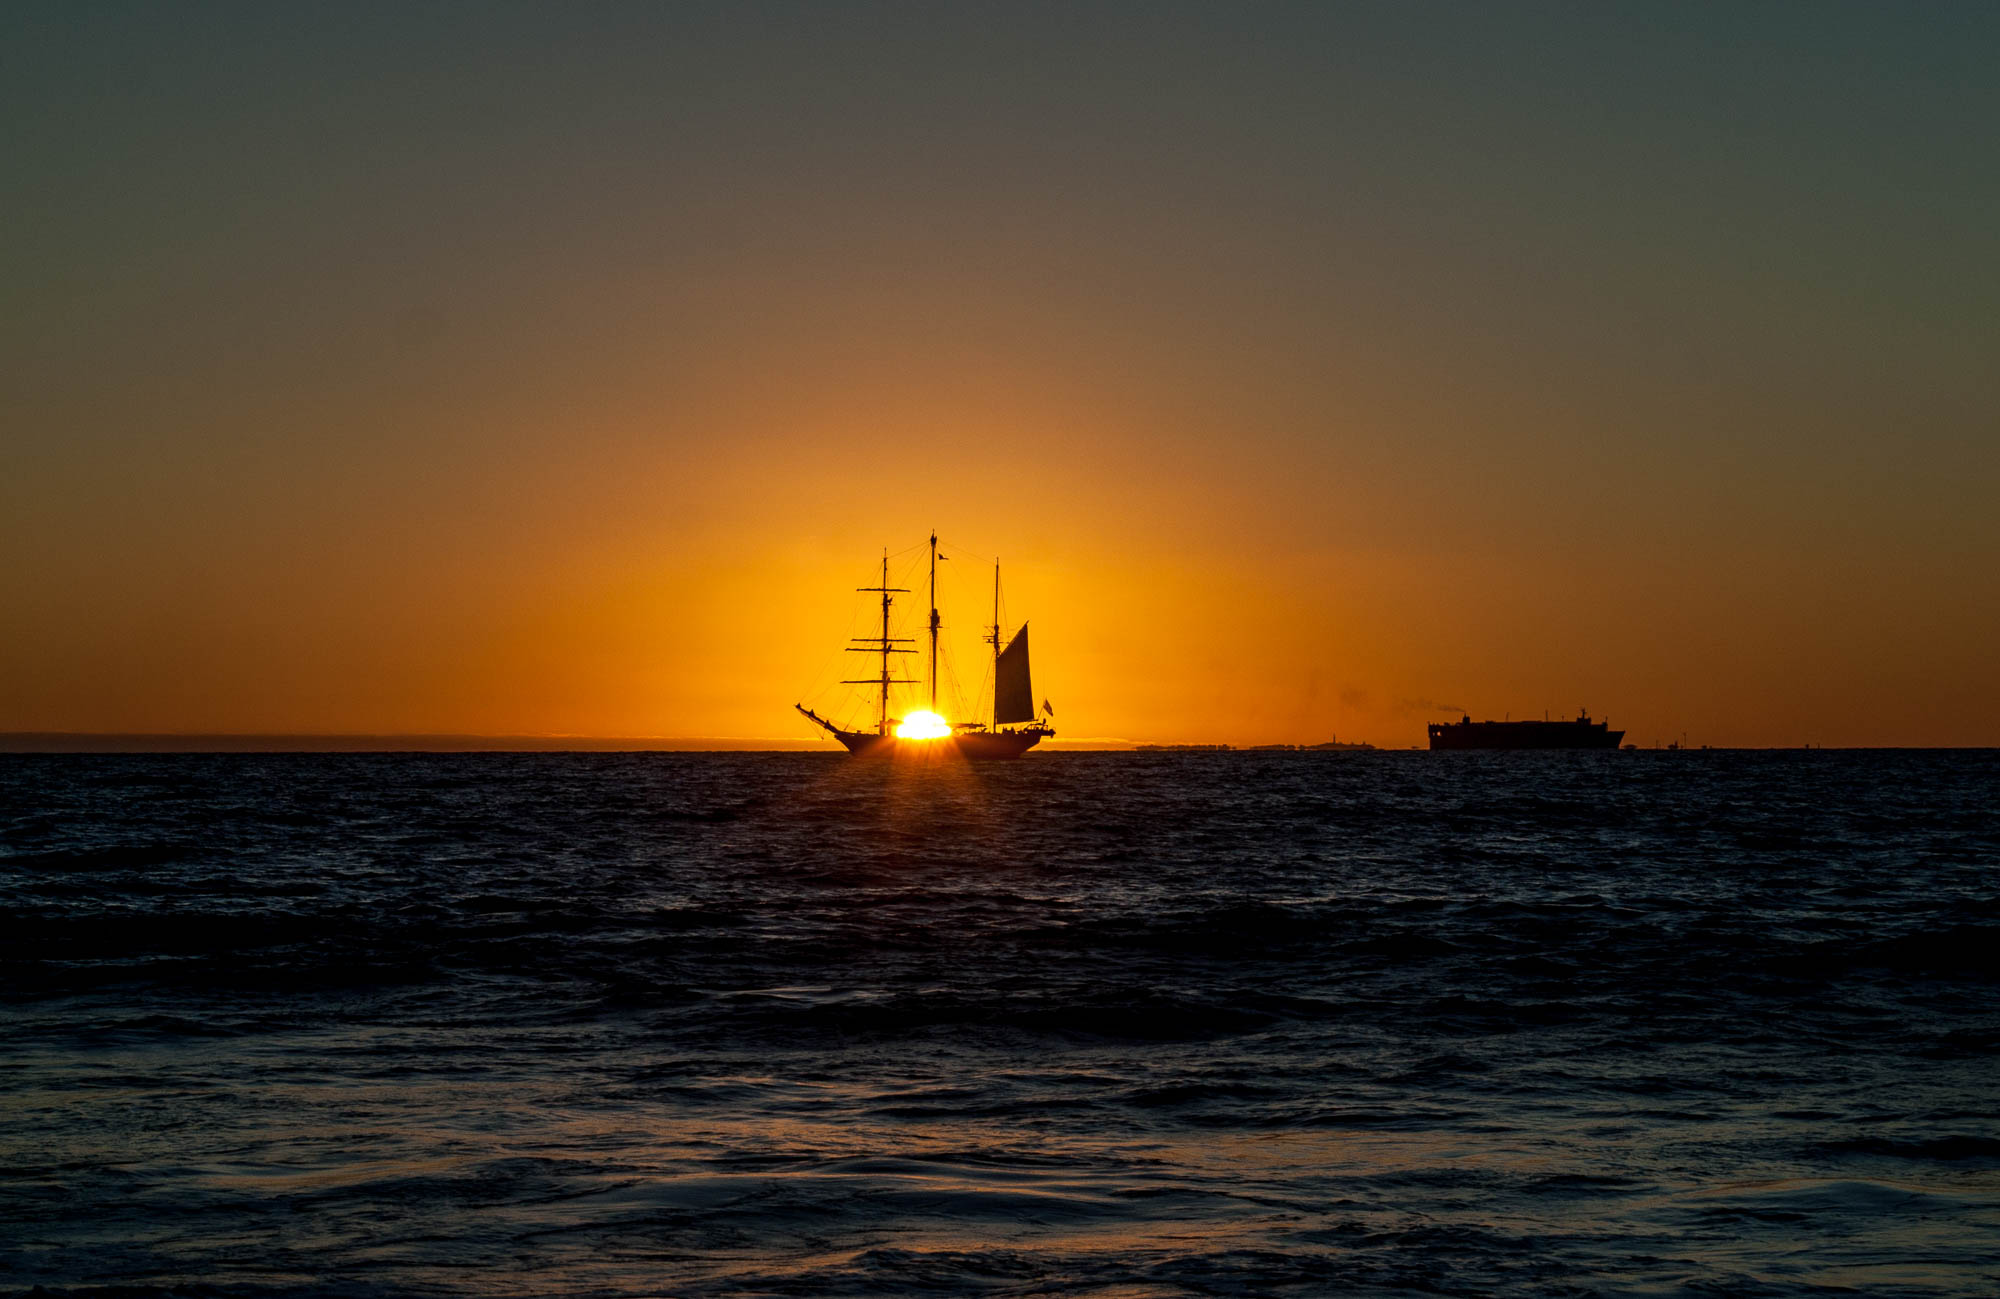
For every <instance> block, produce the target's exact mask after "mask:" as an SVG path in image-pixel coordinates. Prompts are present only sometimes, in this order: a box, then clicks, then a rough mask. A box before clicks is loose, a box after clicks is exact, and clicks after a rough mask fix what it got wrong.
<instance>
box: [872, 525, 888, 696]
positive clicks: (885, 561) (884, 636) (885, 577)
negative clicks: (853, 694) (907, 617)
mask: <svg viewBox="0 0 2000 1299" xmlns="http://www.w3.org/2000/svg"><path fill="white" fill-rule="evenodd" d="M889 599H890V596H889V548H888V547H887V546H884V547H882V708H881V712H880V714H879V716H878V717H877V719H876V722H875V733H876V734H877V735H887V734H888V733H889Z"/></svg>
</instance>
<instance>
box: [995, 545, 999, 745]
mask: <svg viewBox="0 0 2000 1299" xmlns="http://www.w3.org/2000/svg"><path fill="white" fill-rule="evenodd" d="M993 729H994V730H996V731H997V730H999V729H1000V561H999V560H998V559H995V560H994V561H993Z"/></svg>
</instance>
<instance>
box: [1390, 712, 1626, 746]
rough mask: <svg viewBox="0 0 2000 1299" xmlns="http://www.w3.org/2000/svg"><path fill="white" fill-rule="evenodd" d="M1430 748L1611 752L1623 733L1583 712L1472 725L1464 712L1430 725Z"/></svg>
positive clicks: (1471, 721)
mask: <svg viewBox="0 0 2000 1299" xmlns="http://www.w3.org/2000/svg"><path fill="white" fill-rule="evenodd" d="M1430 735H1431V747H1432V748H1433V749H1615V748H1617V747H1618V742H1619V741H1620V740H1622V739H1624V738H1625V732H1623V731H1614V730H1612V729H1611V728H1610V724H1609V723H1606V722H1593V721H1591V720H1590V710H1589V709H1584V710H1583V711H1581V712H1579V713H1578V714H1577V718H1576V720H1575V721H1573V722H1550V721H1528V722H1514V721H1506V722H1475V721H1473V720H1472V715H1471V714H1470V713H1467V714H1466V715H1465V716H1464V717H1462V718H1460V719H1459V720H1458V721H1455V722H1432V723H1431V725H1430Z"/></svg>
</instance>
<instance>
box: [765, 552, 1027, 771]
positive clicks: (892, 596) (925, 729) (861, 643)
mask: <svg viewBox="0 0 2000 1299" xmlns="http://www.w3.org/2000/svg"><path fill="white" fill-rule="evenodd" d="M947 558H949V556H947ZM937 566H938V539H937V534H936V533H935V532H934V533H932V534H931V538H930V608H931V616H930V672H929V674H928V677H927V682H928V684H929V687H930V707H929V708H928V709H924V710H917V711H912V712H910V713H908V714H906V715H905V716H902V717H891V716H890V715H889V694H890V690H891V688H892V687H895V686H914V685H923V684H926V682H924V681H917V680H914V679H912V678H908V677H899V676H897V675H896V674H895V671H894V664H895V662H896V660H895V658H894V656H895V655H899V654H915V653H916V652H917V651H916V649H915V648H914V647H913V646H914V641H915V638H914V637H909V636H894V635H891V634H890V633H891V628H892V625H891V621H890V616H891V614H892V612H893V610H894V608H895V601H896V597H897V596H899V595H908V594H909V593H910V591H909V588H908V587H901V586H890V585H889V557H888V555H887V554H884V555H883V557H882V579H881V582H880V584H879V585H876V586H863V587H857V588H856V590H858V591H863V592H869V593H873V594H877V595H880V596H881V597H882V623H881V627H882V631H881V634H880V635H879V636H859V637H855V638H854V640H853V642H852V643H851V644H850V645H848V646H847V652H848V653H850V654H870V655H874V656H875V657H876V658H877V659H878V660H879V663H880V666H879V668H878V670H877V672H876V674H875V675H874V676H872V677H851V678H848V679H847V680H845V681H842V682H841V683H840V684H842V685H848V686H873V687H875V692H876V699H875V727H874V729H873V730H861V729H854V730H849V729H846V728H844V727H841V726H839V725H837V724H835V723H834V722H831V721H829V720H827V719H826V718H824V717H822V716H820V715H819V714H818V713H816V712H814V711H813V710H812V709H810V708H808V707H806V706H805V705H804V704H793V705H792V707H794V708H796V709H798V710H799V712H801V713H803V714H804V715H805V716H806V717H807V718H808V719H810V720H811V721H812V722H813V723H814V724H815V725H817V726H819V727H821V728H823V729H824V730H825V731H826V732H827V733H828V734H829V735H831V736H833V738H834V739H836V740H839V741H840V742H841V744H843V745H845V746H846V748H847V751H848V752H849V753H852V754H855V755H856V756H888V755H890V754H894V753H897V752H939V751H950V750H955V751H956V752H958V753H960V754H963V755H964V756H966V757H968V758H1018V757H1020V756H1021V755H1022V754H1024V753H1026V752H1027V751H1028V750H1029V749H1032V748H1034V747H1035V746H1036V745H1037V744H1040V743H1041V742H1042V741H1043V740H1046V739H1048V738H1050V737H1051V736H1053V735H1054V734H1055V729H1054V728H1053V727H1052V726H1050V725H1049V724H1048V723H1047V722H1045V721H1042V720H1040V718H1039V717H1038V715H1037V714H1036V712H1035V688H1034V683H1033V680H1032V678H1031V677H1030V675H1029V670H1028V624H1026V623H1025V622H1024V623H1022V624H1021V628H1020V630H1019V631H1017V632H1015V633H1014V634H1013V635H1012V636H1011V637H1008V638H1006V641H1005V643H1004V644H1003V643H1002V638H1001V633H1002V631H1003V630H1004V628H1003V626H1002V624H1001V622H1000V564H999V561H997V560H996V561H995V562H994V564H993V621H992V623H991V624H990V625H989V626H988V627H987V636H986V641H987V643H988V644H990V645H991V646H992V647H993V707H992V710H991V720H990V721H977V722H970V721H965V722H948V721H946V720H945V719H944V717H943V716H942V715H941V714H940V713H939V712H938V628H939V627H940V626H941V625H942V620H941V619H940V618H939V616H938V601H937ZM1042 707H1043V710H1044V711H1045V712H1049V713H1053V711H1054V710H1053V709H1050V708H1049V706H1048V705H1047V704H1046V703H1044V704H1043V705H1042Z"/></svg>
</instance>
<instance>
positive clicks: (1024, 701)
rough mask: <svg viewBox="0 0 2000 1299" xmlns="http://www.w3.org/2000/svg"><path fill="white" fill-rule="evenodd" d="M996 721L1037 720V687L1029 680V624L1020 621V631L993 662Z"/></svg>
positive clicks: (994, 713) (994, 717) (994, 718)
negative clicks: (996, 660)
mask: <svg viewBox="0 0 2000 1299" xmlns="http://www.w3.org/2000/svg"><path fill="white" fill-rule="evenodd" d="M993 720H994V721H995V722H999V723H1003V724H1004V723H1006V722H1032V721H1034V720H1035V688H1034V686H1032V685H1030V684H1029V683H1028V625H1027V624H1026V623H1022V624H1021V630H1020V631H1018V632H1016V633H1015V634H1014V639H1013V640H1010V641H1008V642H1007V648H1006V649H1003V650H1001V651H1000V658H999V661H998V662H996V663H994V665H993Z"/></svg>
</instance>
